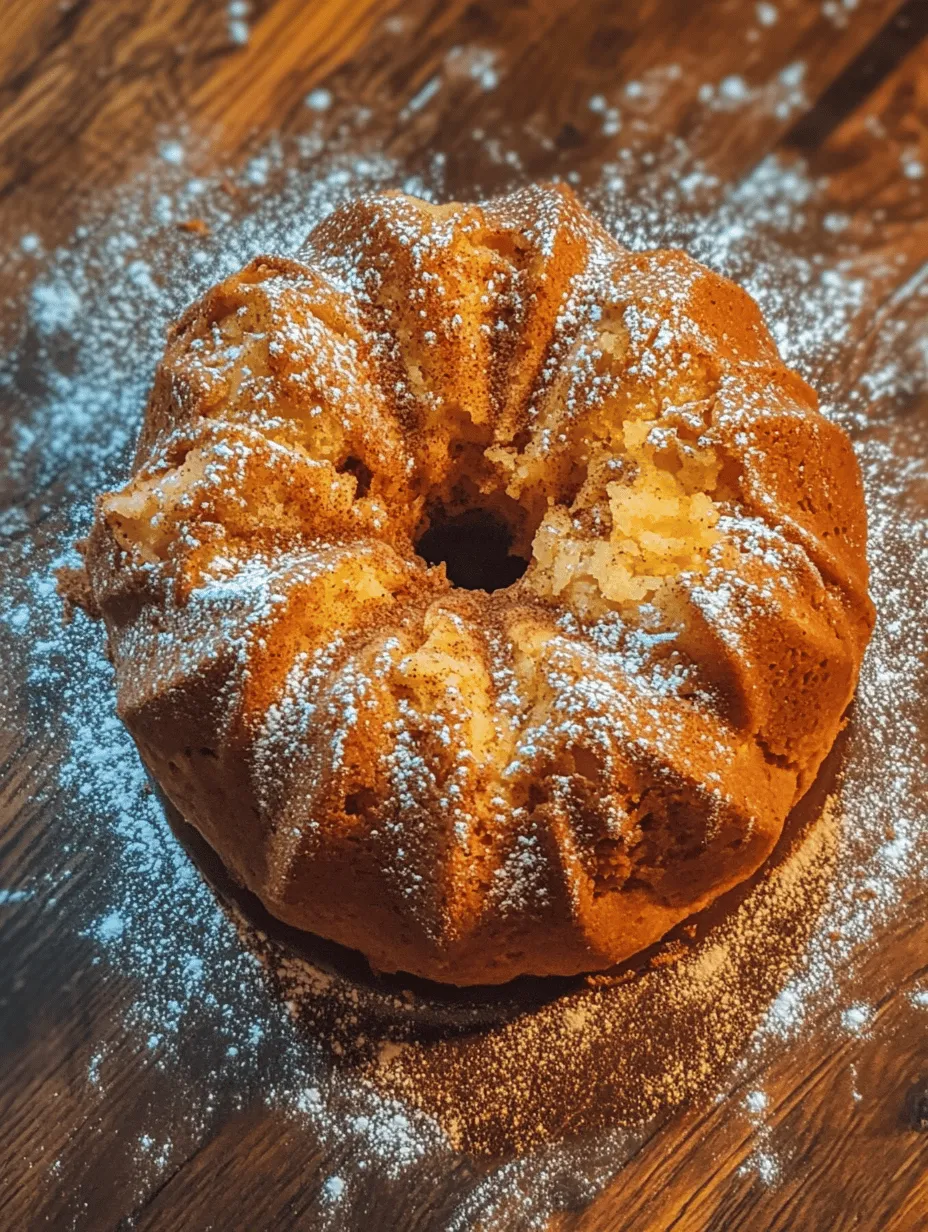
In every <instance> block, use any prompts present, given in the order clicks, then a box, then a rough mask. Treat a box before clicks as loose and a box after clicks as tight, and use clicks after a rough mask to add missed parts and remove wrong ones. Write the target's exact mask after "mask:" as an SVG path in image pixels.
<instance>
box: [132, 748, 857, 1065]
mask: <svg viewBox="0 0 928 1232" xmlns="http://www.w3.org/2000/svg"><path fill="white" fill-rule="evenodd" d="M847 731H848V729H847V728H845V730H844V731H843V732H842V733H841V735H840V736H839V737H838V739H837V741H836V742H835V745H834V746H833V748H832V750H831V752H830V753H829V755H828V757H827V758H826V759H825V761H824V762H823V763H822V766H821V768H820V770H819V773H818V775H817V777H816V779H815V781H814V782H813V784H812V786H811V787H810V788H809V790H808V791H807V792H806V794H805V795H804V796H803V797H802V799H801V800H800V801H799V802H798V803H797V804H796V806H795V807H794V808H793V810H792V811H791V813H790V814H789V816H788V818H787V820H786V823H785V825H784V827H783V833H782V835H781V836H780V839H779V841H778V843H777V845H776V847H775V848H774V851H773V852H772V854H771V855H770V857H769V858H768V859H767V861H766V862H765V863H764V864H763V865H762V866H761V867H760V869H758V870H757V872H756V873H754V875H753V876H752V877H750V878H749V879H748V880H746V881H744V882H742V883H741V884H740V885H738V886H736V887H735V888H734V889H732V890H730V891H729V892H728V893H726V894H724V895H722V896H721V897H720V898H718V899H717V900H716V901H715V902H714V903H713V904H712V905H711V906H709V907H707V908H705V909H704V910H703V911H701V912H699V913H698V914H696V915H694V916H691V917H690V918H689V919H687V920H686V921H683V922H682V923H681V924H679V925H677V926H676V927H675V928H674V929H672V930H671V931H670V932H669V933H667V934H666V935H665V936H664V937H663V938H661V940H660V941H658V942H657V943H655V944H654V945H652V946H650V947H648V949H646V950H643V951H641V952H640V953H638V954H636V955H634V956H633V957H632V958H630V959H628V960H626V961H625V962H623V963H620V964H618V965H617V966H615V967H612V968H610V969H609V970H606V971H600V972H595V973H591V974H588V975H578V976H572V977H559V976H521V977H519V978H518V979H516V980H512V981H510V982H509V983H507V984H503V985H471V986H466V987H457V986H454V985H450V984H448V985H446V984H439V983H436V982H434V981H431V980H426V979H422V978H420V977H418V976H414V975H410V974H405V973H398V974H392V975H391V974H386V973H383V972H377V971H375V970H373V969H372V968H371V966H370V964H369V963H368V961H367V960H366V959H365V957H364V956H363V954H361V953H360V952H358V951H356V950H351V949H348V948H347V947H345V946H342V945H339V944H338V943H336V942H334V941H329V940H327V939H325V938H323V937H319V936H316V935H315V934H311V933H307V932H304V931H302V930H300V929H297V928H293V927H291V926H290V925H287V924H285V923H283V922H282V921H280V920H278V919H277V918H276V917H274V916H272V915H271V914H270V913H269V912H268V911H267V909H266V908H265V907H264V905H263V904H262V902H261V901H260V899H259V898H258V897H257V896H256V895H255V894H253V893H251V892H250V891H249V890H247V889H245V888H244V887H243V886H241V885H239V884H238V883H237V882H236V881H235V880H234V879H233V878H232V877H231V876H230V875H229V873H228V871H227V870H226V868H225V866H224V864H223V863H222V861H221V859H220V857H219V856H218V855H217V853H216V852H215V850H214V849H213V848H212V847H211V846H210V844H209V843H208V842H207V841H206V839H204V838H203V836H202V835H201V834H200V833H199V831H198V830H196V828H195V827H193V826H191V825H189V824H188V823H187V822H186V821H185V820H184V818H183V817H182V816H181V814H180V813H179V812H178V810H177V809H176V808H175V807H174V805H173V804H172V803H171V802H170V800H168V798H167V797H166V796H165V795H164V793H163V792H162V791H161V789H160V787H159V786H158V784H157V783H153V787H154V790H155V793H156V795H157V796H158V798H159V800H160V801H161V804H162V807H163V809H164V812H165V816H166V818H167V821H168V823H169V825H170V827H171V829H172V831H173V833H174V834H175V836H176V838H177V839H178V841H179V842H180V844H181V846H182V847H183V848H184V850H185V851H186V853H187V855H188V856H189V857H190V859H191V860H192V861H193V863H194V864H195V866H196V867H197V868H198V869H199V871H200V873H201V875H202V876H203V878H204V880H205V881H206V883H207V885H208V886H209V887H210V889H211V890H212V892H213V893H214V895H215V896H216V898H217V901H218V902H219V904H220V906H221V907H222V908H223V910H224V912H225V913H226V915H227V916H228V917H229V918H230V920H231V921H232V923H233V924H234V925H235V927H236V929H237V931H238V933H239V935H240V937H241V939H242V941H243V943H244V944H245V946H246V947H247V948H248V949H249V950H250V951H251V952H252V953H254V954H255V956H256V957H257V958H258V959H259V960H260V962H261V964H262V967H263V969H264V971H265V973H266V975H267V977H268V979H269V981H270V983H271V985H272V987H273V988H274V991H275V993H276V994H277V995H279V996H280V997H281V998H282V999H283V1000H284V1001H285V1002H286V1003H287V1004H288V1006H289V1007H290V1009H291V1011H292V1012H293V1015H294V1018H295V1019H296V1020H297V1021H298V1022H300V1021H304V1022H305V1023H306V1024H307V1025H308V1026H311V1029H312V1033H313V1036H314V1037H315V1038H316V1039H317V1040H318V1039H320V1036H321V1033H320V1028H322V1029H323V1032H322V1038H323V1039H325V1037H326V1033H327V1035H328V1037H329V1039H330V1040H331V1041H334V1047H333V1052H334V1054H335V1056H337V1057H344V1056H345V1055H346V1050H347V1051H349V1052H350V1051H351V1050H352V1049H351V1045H352V1041H353V1040H354V1039H356V1038H357V1037H358V1036H361V1037H362V1038H364V1039H366V1040H367V1042H368V1043H369V1044H374V1045H375V1046H378V1044H379V1043H383V1042H384V1041H390V1040H395V1041H409V1040H416V1041H419V1042H421V1043H423V1044H427V1043H429V1042H430V1041H435V1040H438V1039H443V1038H451V1037H454V1036H456V1035H466V1034H468V1033H472V1032H479V1031H481V1030H487V1029H491V1028H497V1027H500V1026H503V1025H505V1024H506V1023H508V1022H512V1021H513V1020H515V1019H517V1018H520V1017H522V1016H525V1015H531V1014H532V1013H534V1012H537V1011H539V1010H541V1009H542V1008H544V1007H545V1006H548V1005H550V1004H551V1003H552V1002H556V1001H558V1000H559V999H561V998H565V999H566V998H569V997H571V996H573V995H574V994H577V993H579V992H582V991H584V990H589V989H591V988H596V987H602V988H607V987H616V986H620V985H625V984H631V983H634V982H635V981H636V980H638V979H639V978H640V977H642V976H643V975H645V974H646V973H647V972H649V971H653V970H654V969H655V968H659V967H666V966H669V965H672V964H673V963H675V962H677V961H678V960H679V959H680V958H681V957H684V956H685V955H686V954H688V953H689V952H691V951H692V950H694V949H696V948H697V947H698V946H700V945H701V944H703V943H704V942H705V941H706V939H707V938H709V937H710V935H711V934H712V933H713V931H714V930H716V929H717V928H718V927H719V926H720V925H722V924H724V922H725V921H727V920H730V919H731V918H733V917H734V915H735V914H736V913H737V912H738V910H739V909H740V908H741V906H742V904H743V903H744V902H745V900H746V899H747V898H748V897H749V896H750V895H751V894H752V893H753V892H754V890H755V889H756V888H757V886H758V885H759V883H760V882H762V881H763V880H764V879H765V878H767V877H769V876H770V875H771V874H772V872H773V871H774V870H775V869H776V868H777V866H778V865H780V864H781V863H782V862H783V861H784V860H786V858H787V857H788V856H789V854H790V853H792V852H794V851H795V849H796V846H797V844H798V843H801V841H802V837H803V834H804V832H805V831H806V830H807V829H808V828H809V827H810V826H811V825H813V823H814V822H815V820H816V819H817V818H818V817H819V816H820V814H821V812H822V809H823V808H824V806H825V803H826V801H827V799H828V797H829V795H830V794H831V793H832V792H833V790H834V788H835V785H836V782H837V779H838V777H839V775H840V771H841V766H842V762H843V757H844V748H845V745H846V741H847ZM797 941H798V938H797Z"/></svg>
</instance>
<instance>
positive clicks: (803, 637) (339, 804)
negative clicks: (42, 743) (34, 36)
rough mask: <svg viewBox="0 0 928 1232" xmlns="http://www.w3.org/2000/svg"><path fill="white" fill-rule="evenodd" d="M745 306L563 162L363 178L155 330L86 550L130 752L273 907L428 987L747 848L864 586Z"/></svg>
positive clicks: (828, 692) (861, 565) (840, 441)
mask: <svg viewBox="0 0 928 1232" xmlns="http://www.w3.org/2000/svg"><path fill="white" fill-rule="evenodd" d="M865 536H866V526H865V512H864V503H863V497H862V490H861V482H860V476H859V472H858V468H857V465H856V461H855V458H854V454H853V452H852V449H851V446H850V443H849V441H848V439H847V437H846V436H845V435H844V433H843V432H842V431H841V430H840V429H839V428H838V427H836V426H835V425H834V424H833V423H830V422H829V421H828V420H827V419H825V418H824V417H823V416H822V415H821V414H819V412H818V410H817V404H816V396H815V394H814V392H813V391H812V390H811V389H810V388H809V386H808V385H806V384H805V382H804V381H802V380H801V379H800V378H799V377H798V376H797V375H796V374H795V373H794V372H791V371H790V370H789V369H788V368H786V367H785V366H784V365H783V363H782V362H781V361H780V359H779V356H778V353H777V350H776V347H775V345H774V343H773V341H772V339H771V336H770V334H769V333H768V331H767V329H766V328H765V326H764V323H763V321H762V319H761V316H760V313H759V311H758V308H757V306H756V305H755V303H754V302H753V300H752V299H751V298H750V297H749V296H748V295H747V294H746V293H745V292H744V291H742V290H741V289H739V288H738V287H737V286H735V285H734V284H733V283H731V282H729V281H727V280H726V279H724V278H722V277H720V276H718V275H716V274H714V273H712V272H710V271H709V270H708V269H706V268H704V267H703V266H701V265H699V264H698V263H697V262H695V261H693V260H692V259H690V258H689V257H688V256H686V255H685V254H684V253H682V252H679V251H653V252H630V251H627V250H625V249H624V248H623V247H622V246H621V245H620V244H619V243H617V242H616V241H615V240H614V239H612V238H611V237H610V236H609V235H608V234H607V232H606V231H605V230H604V229H603V228H602V227H601V226H600V225H599V223H598V222H596V221H595V220H594V218H593V217H592V216H591V215H590V214H589V213H587V212H586V210H585V209H584V208H583V207H582V206H580V205H579V203H578V202H577V200H576V199H575V197H574V196H573V194H572V193H571V192H570V190H569V189H567V188H566V187H564V186H563V185H560V184H558V185H551V186H534V187H529V188H525V189H523V190H521V191H519V192H515V193H513V194H511V195H509V196H505V197H501V198H499V199H497V200H492V201H488V202H486V203H484V204H480V205H463V204H458V203H453V204H450V205H441V206H438V205H432V204H430V203H427V202H425V201H420V200H417V199H415V198H413V197H410V196H405V195H403V194H402V193H394V192H384V193H377V194H374V195H370V196H365V197H363V198H361V199H359V200H357V201H355V202H353V203H352V204H349V205H346V206H344V207H342V208H340V209H338V210H336V211H335V213H333V214H332V215H331V216H330V217H329V218H327V219H326V220H324V221H323V222H322V223H321V224H320V225H319V226H317V227H316V229H315V230H314V231H313V232H312V234H311V235H310V237H309V239H308V240H307V242H306V244H305V246H304V247H303V249H302V250H301V251H300V252H299V254H298V256H297V258H296V259H289V258H284V257H280V256H265V257H259V258H257V259H256V260H254V261H252V262H251V264H250V265H248V266H246V267H245V269H243V270H242V271H241V272H240V273H238V274H235V275H233V276H232V277H230V278H227V279H225V281H223V282H221V283H219V284H218V285H217V286H215V287H213V288H212V289H211V290H210V291H208V292H207V294H206V295H205V296H204V297H203V298H202V299H201V300H200V301H199V302H198V303H196V304H195V305H194V306H193V307H191V308H190V309H189V310H188V311H187V312H186V313H185V314H184V315H183V316H182V317H181V319H180V320H179V321H178V322H177V324H176V325H175V326H174V327H173V328H172V330H171V332H170V337H169V341H168V344H167V350H166V353H165V356H164V359H163V361H162V362H161V365H160V367H159V369H158V372H157V376H156V378H155V383H154V388H153V391H152V394H151V397H150V401H149V403H148V408H147V411H146V414H145V420H144V427H143V429H142V433H141V439H140V441H139V445H138V452H137V454H136V458H135V463H134V466H133V472H132V477H131V479H130V480H129V482H128V483H127V484H126V485H125V486H124V487H123V488H121V489H120V490H119V491H117V492H110V493H107V494H105V495H103V496H102V497H101V498H100V499H99V503H98V506H97V511H96V517H95V521H94V524H93V528H92V531H91V534H90V536H89V538H88V540H87V541H86V542H85V544H84V545H83V550H84V558H85V572H86V592H85V593H86V594H87V596H88V599H87V603H88V606H90V607H91V608H92V609H93V610H94V611H95V612H96V613H98V614H100V615H102V617H103V619H104V620H105V622H106V628H107V633H108V638H109V647H110V652H111V656H112V661H113V664H114V666H115V672H116V681H117V685H118V704H119V712H120V714H121V715H122V717H123V719H124V720H125V722H126V724H127V726H128V728H129V730H130V731H131V733H132V735H133V736H134V738H135V740H136V742H137V744H138V747H139V751H140V753H141V755H142V758H143V759H144V761H145V763H146V765H147V766H148V768H149V770H150V772H151V774H152V775H153V776H154V777H155V779H157V781H158V782H159V783H160V784H161V786H162V787H163V789H164V791H165V792H166V794H167V796H168V797H169V798H170V800H171V801H172V802H173V803H174V804H175V805H176V806H177V808H178V809H179V810H180V812H181V813H182V814H183V816H184V817H185V818H186V819H187V821H189V822H190V823H192V824H193V825H194V826H195V827H196V828H197V829H198V830H199V831H200V832H201V833H202V834H203V836H204V837H205V838H206V839H207V840H208V842H209V843H210V844H211V845H212V846H213V847H214V848H215V850H216V851H217V852H218V853H219V855H220V856H221V858H222V860H223V862H224V864H225V865H226V867H227V868H228V870H229V871H230V872H231V874H232V876H233V877H234V878H235V879H236V880H237V881H239V882H241V883H243V884H244V885H245V886H246V887H248V888H249V889H250V890H252V891H253V892H254V893H255V894H257V895H258V896H259V897H260V899H261V900H262V901H263V903H264V904H265V905H266V907H267V908H268V910H269V911H270V912H271V913H273V915H275V916H277V917H278V918H279V919H281V920H283V921H285V922H287V923H288V924H290V925H294V926H296V927H298V928H300V929H305V930H309V931H311V932H314V933H317V934H321V935H322V936H324V937H326V938H329V939H332V940H335V941H338V942H341V943H343V944H344V945H346V946H352V947H355V948H356V949H358V950H361V951H362V952H363V953H364V954H365V955H367V957H368V958H369V960H370V962H371V964H372V965H373V966H374V967H375V968H377V969H380V970H384V971H397V970H402V971H405V972H410V973H413V974H416V975H419V976H424V977H427V978H430V979H434V980H441V981H446V982H451V983H455V984H473V983H500V982H502V981H505V980H509V979H511V978H512V977H514V976H518V975H520V974H524V973H532V974H536V975H543V974H573V973H577V972H583V971H590V970H594V969H603V968H606V967H609V966H611V965H612V964H614V963H616V962H617V961H619V960H621V959H624V958H626V957H627V956H629V955H631V954H633V953H635V952H637V951H639V950H640V949H642V948H643V947H646V946H648V945H649V944H650V943H652V942H654V941H656V940H657V939H658V938H660V937H661V936H662V935H663V934H664V933H665V932H667V930H668V929H670V928H671V927H672V926H673V925H674V924H676V923H677V922H678V921H680V920H682V919H683V918H684V917H686V916H687V915H689V914H690V913H691V912H694V911H696V910H698V909H700V908H702V907H704V906H705V905H706V904H707V903H709V902H710V901H711V900H713V899H714V898H716V897H717V896H718V895H719V894H721V893H723V891H725V890H727V889H729V888H730V887H731V886H733V885H735V884H736V883H737V882H739V881H740V880H742V879H744V878H746V877H747V876H749V875H750V874H751V873H752V872H754V870H755V869H757V868H758V866H759V865H760V864H761V862H762V861H763V860H764V859H765V858H766V857H767V855H768V854H769V852H770V851H771V849H772V847H773V846H774V844H775V842H776V840H777V837H778V835H779V834H780V832H781V829H782V826H783V822H784V819H785V817H786V815H787V813H788V811H789V809H790V807H791V806H792V805H793V804H794V802H795V801H796V800H797V799H798V798H799V797H800V796H801V795H802V794H803V792H804V791H805V790H806V788H807V787H808V786H809V784H810V782H811V781H812V779H813V777H814V776H815V774H816V771H817V769H818V767H819V764H820V763H821V761H822V759H823V757H824V756H825V754H826V753H827V751H828V749H829V748H830V746H831V744H832V742H833V741H834V739H835V736H836V733H837V732H838V730H839V728H840V726H841V724H842V721H843V717H844V715H845V711H846V710H847V707H848V704H849V702H850V700H851V697H852V694H853V691H854V687H855V683H856V679H857V673H858V668H859V665H860V660H861V656H862V653H863V650H864V647H865V645H866V642H867V639H868V637H869V634H870V631H871V628H872V623H873V610H872V606H871V603H870V600H869V598H868V594H867V565H866V558H865Z"/></svg>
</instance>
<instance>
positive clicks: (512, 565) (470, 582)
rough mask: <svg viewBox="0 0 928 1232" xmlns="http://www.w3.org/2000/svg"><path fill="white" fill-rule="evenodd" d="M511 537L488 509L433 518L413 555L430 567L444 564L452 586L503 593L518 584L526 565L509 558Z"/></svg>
mask: <svg viewBox="0 0 928 1232" xmlns="http://www.w3.org/2000/svg"><path fill="white" fill-rule="evenodd" d="M511 548H512V533H511V531H510V529H509V527H508V526H507V525H506V523H505V521H504V520H503V519H502V518H501V517H499V516H498V515H497V514H495V513H492V512H491V511H490V510H489V509H467V510H465V511H464V512H463V513H456V514H451V515H448V514H443V513H441V512H439V513H436V514H434V515H433V516H432V520H431V523H430V525H429V528H428V530H427V531H425V533H424V534H423V535H422V536H421V538H420V539H419V541H418V543H417V544H416V551H417V552H418V553H419V555H420V556H421V557H422V558H423V559H424V560H425V561H427V562H428V564H430V565H440V564H442V563H444V566H445V570H446V571H447V574H448V580H449V581H450V582H451V584H452V586H460V587H462V588H463V589H465V590H502V589H503V588H504V587H505V586H511V585H512V584H513V582H516V581H518V579H519V578H520V577H521V576H522V574H523V573H524V572H525V570H526V569H527V568H528V561H527V560H524V559H523V558H522V557H521V556H512V555H511V554H510V549H511Z"/></svg>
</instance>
